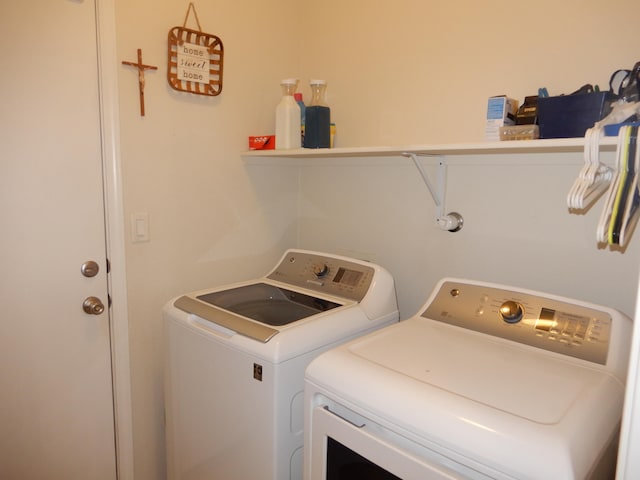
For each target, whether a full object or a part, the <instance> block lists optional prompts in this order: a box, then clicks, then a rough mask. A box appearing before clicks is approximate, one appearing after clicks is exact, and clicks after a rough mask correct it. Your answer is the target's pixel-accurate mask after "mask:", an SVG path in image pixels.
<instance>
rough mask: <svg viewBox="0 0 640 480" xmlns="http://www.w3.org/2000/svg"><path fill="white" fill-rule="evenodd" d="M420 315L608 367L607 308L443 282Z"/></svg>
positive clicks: (608, 322)
mask: <svg viewBox="0 0 640 480" xmlns="http://www.w3.org/2000/svg"><path fill="white" fill-rule="evenodd" d="M421 316H422V317H425V318H428V319H432V320H437V321H440V322H444V323H448V324H451V325H456V326H458V327H462V328H466V329H469V330H474V331H477V332H481V333H486V334H488V335H493V336H496V337H500V338H505V339H508V340H512V341H515V342H519V343H523V344H526V345H530V346H533V347H538V348H543V349H545V350H549V351H553V352H557V353H562V354H565V355H569V356H572V357H576V358H580V359H582V360H587V361H590V362H594V363H599V364H601V365H606V362H607V355H608V351H609V343H610V336H611V329H612V318H611V315H610V314H609V313H607V312H604V311H601V310H597V309H593V308H590V307H586V306H583V305H579V304H575V303H570V302H565V301H562V300H558V299H557V298H550V297H545V296H544V295H542V294H540V295H538V294H534V293H532V292H521V291H517V290H507V289H502V288H497V287H492V286H486V285H480V284H471V283H469V284H467V283H459V282H455V281H445V282H443V283H442V285H441V287H440V289H439V290H438V292H436V294H435V296H433V297H432V301H431V302H430V304H429V305H428V306H427V308H426V310H425V311H424V312H423V313H422V315H421Z"/></svg>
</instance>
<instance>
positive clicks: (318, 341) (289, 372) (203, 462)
mask: <svg viewBox="0 0 640 480" xmlns="http://www.w3.org/2000/svg"><path fill="white" fill-rule="evenodd" d="M163 313H164V320H165V339H166V358H165V416H166V442H167V468H168V476H169V478H170V479H189V480H196V479H207V480H211V479H216V480H223V479H224V480H286V479H292V480H297V479H301V478H302V465H303V454H302V442H303V438H302V433H303V426H304V421H303V419H304V413H303V412H304V402H303V397H304V395H303V387H304V369H305V367H306V366H307V364H308V363H309V361H310V360H312V359H313V358H314V357H315V356H316V355H318V354H319V353H321V352H323V351H325V350H327V349H329V348H332V347H335V346H337V345H338V344H340V343H342V342H345V341H347V340H349V339H353V338H354V337H357V336H360V335H363V334H365V333H368V332H371V331H372V330H375V329H378V328H381V327H383V326H387V325H389V324H391V323H393V322H397V320H398V308H397V303H396V295H395V288H394V282H393V278H392V276H391V275H390V274H389V272H388V271H386V270H385V269H383V268H382V267H380V266H378V265H375V264H373V263H368V262H364V261H359V260H356V259H352V258H346V257H342V256H338V255H331V254H326V253H319V252H311V251H304V250H288V251H287V252H285V254H284V256H283V257H282V258H281V260H280V262H279V263H278V265H277V266H276V267H275V268H274V269H273V270H272V271H271V272H270V273H268V274H267V275H266V276H265V277H263V278H258V279H253V280H250V281H246V282H242V283H237V284H233V285H227V286H224V287H219V288H214V289H208V290H204V291H199V292H195V293H190V294H187V295H183V296H180V297H178V298H176V299H173V300H171V301H170V302H168V303H167V304H166V306H165V308H164V312H163Z"/></svg>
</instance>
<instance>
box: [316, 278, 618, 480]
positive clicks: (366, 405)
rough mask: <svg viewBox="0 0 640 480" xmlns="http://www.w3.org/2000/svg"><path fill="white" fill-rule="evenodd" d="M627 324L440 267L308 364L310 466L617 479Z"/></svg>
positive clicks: (377, 472)
mask: <svg viewBox="0 0 640 480" xmlns="http://www.w3.org/2000/svg"><path fill="white" fill-rule="evenodd" d="M630 337H631V321H630V319H629V318H627V317H626V316H624V315H622V314H621V313H619V312H617V311H615V310H612V309H609V308H606V307H601V306H597V305H592V304H589V303H586V302H581V301H576V300H570V299H566V298H562V297H558V296H554V295H549V294H542V293H539V292H533V291H530V290H523V289H518V288H513V287H504V286H499V285H494V284H490V283H484V282H474V281H469V280H459V279H444V280H442V281H440V282H439V284H438V285H437V286H436V288H435V290H434V292H433V293H432V295H431V296H430V298H429V300H428V301H427V303H426V305H425V306H424V307H423V309H422V310H421V312H420V313H419V314H417V315H416V316H414V317H412V318H410V319H408V320H405V321H401V322H399V323H398V324H395V325H392V326H389V327H387V328H384V329H382V330H379V331H377V332H374V333H372V334H370V335H367V336H366V337H362V338H359V339H356V340H354V341H351V342H349V343H347V344H344V345H342V346H340V347H337V348H336V349H333V350H331V351H329V352H326V353H324V354H322V355H320V356H319V357H317V358H316V359H315V360H314V361H313V362H312V363H311V364H310V365H309V367H308V368H307V371H306V384H305V397H306V399H305V405H306V409H305V428H306V432H305V479H306V480H337V479H347V478H348V479H361V478H362V479H364V478H366V479H379V480H383V479H384V480H387V479H398V478H400V479H403V480H423V479H461V478H465V479H467V478H470V479H490V478H491V479H505V480H506V479H510V480H514V479H519V480H523V479H536V480H551V479H553V480H569V479H586V478H591V479H594V480H603V479H612V478H613V470H614V469H615V455H616V443H617V439H618V435H619V425H620V418H621V412H622V404H623V398H624V383H625V379H626V371H627V362H628V356H629V346H630Z"/></svg>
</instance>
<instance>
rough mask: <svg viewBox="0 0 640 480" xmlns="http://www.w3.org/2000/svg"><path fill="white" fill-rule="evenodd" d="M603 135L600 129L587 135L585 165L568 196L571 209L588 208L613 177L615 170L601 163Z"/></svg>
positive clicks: (593, 130)
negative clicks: (600, 153)
mask: <svg viewBox="0 0 640 480" xmlns="http://www.w3.org/2000/svg"><path fill="white" fill-rule="evenodd" d="M602 135H603V130H602V128H600V127H593V128H590V129H588V130H587V132H586V134H585V144H584V165H583V166H582V169H581V170H580V173H579V174H578V177H577V178H576V180H575V182H574V183H573V186H572V187H571V190H569V193H568V194H567V205H568V206H569V208H571V209H576V210H583V209H586V208H588V207H589V206H590V205H591V204H592V203H593V202H595V201H596V200H597V199H598V197H599V196H600V195H601V194H602V193H603V192H604V191H605V190H606V189H607V186H608V185H609V183H610V181H611V178H612V177H613V169H611V168H610V167H608V166H607V165H604V164H601V163H600V159H599V152H600V138H601V137H602Z"/></svg>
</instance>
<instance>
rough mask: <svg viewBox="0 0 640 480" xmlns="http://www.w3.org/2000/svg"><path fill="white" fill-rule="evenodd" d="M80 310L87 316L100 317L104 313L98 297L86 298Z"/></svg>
mask: <svg viewBox="0 0 640 480" xmlns="http://www.w3.org/2000/svg"><path fill="white" fill-rule="evenodd" d="M82 309H83V310H84V311H85V312H86V313H88V314H89V315H100V314H101V313H102V312H104V305H103V303H102V301H101V300H100V299H99V298H98V297H87V298H85V300H84V302H83V303H82Z"/></svg>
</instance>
